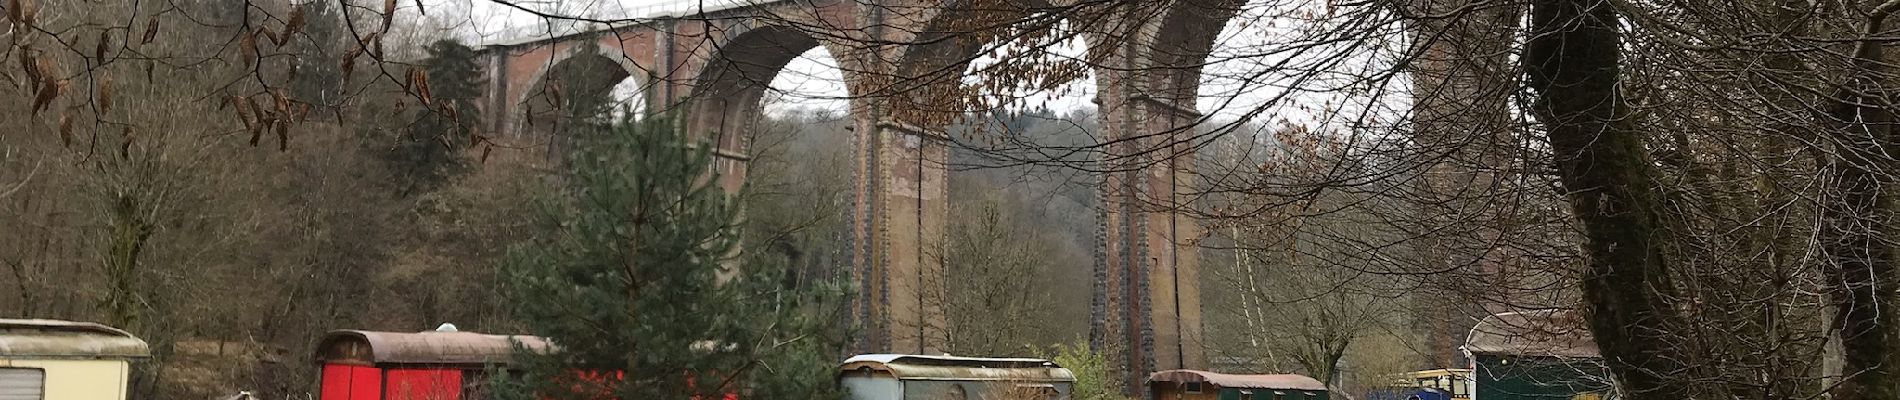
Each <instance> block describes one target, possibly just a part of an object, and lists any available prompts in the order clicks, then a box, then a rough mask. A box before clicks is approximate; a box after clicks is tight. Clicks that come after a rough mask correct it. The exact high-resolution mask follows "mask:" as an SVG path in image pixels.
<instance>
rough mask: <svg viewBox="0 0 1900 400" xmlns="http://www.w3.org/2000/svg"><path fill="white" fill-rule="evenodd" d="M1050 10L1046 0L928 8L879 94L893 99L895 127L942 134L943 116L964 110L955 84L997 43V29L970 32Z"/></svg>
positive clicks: (964, 1) (961, 0) (978, 0)
mask: <svg viewBox="0 0 1900 400" xmlns="http://www.w3.org/2000/svg"><path fill="white" fill-rule="evenodd" d="M1053 7H1054V5H1052V3H1051V2H1050V1H1048V0H1003V1H983V0H956V1H951V2H946V3H945V4H944V5H943V6H942V7H939V8H932V10H934V12H932V13H931V14H930V15H928V16H925V17H923V19H924V20H923V21H922V23H921V24H919V26H920V27H921V29H918V30H916V32H915V35H914V37H913V38H912V39H911V40H909V42H908V43H909V45H908V46H905V48H904V50H903V52H902V56H900V57H899V58H898V60H897V62H896V68H895V73H894V74H892V76H890V77H888V78H887V79H888V81H889V82H887V83H886V84H885V88H884V89H883V91H884V92H887V93H886V95H888V96H890V97H892V98H893V99H895V100H896V101H895V104H893V106H895V107H898V108H900V109H899V110H893V111H895V114H896V115H893V117H894V118H895V119H896V121H895V122H901V123H903V124H906V125H908V126H909V127H910V128H912V129H923V130H930V131H937V132H941V131H942V130H943V128H944V125H947V124H948V123H949V121H947V120H946V118H942V117H947V116H951V115H953V114H961V113H963V112H966V111H969V110H963V109H960V108H961V107H962V106H963V105H964V104H965V103H963V102H961V101H959V99H958V98H957V96H959V95H960V93H959V92H960V89H961V87H960V86H961V83H962V82H961V80H960V79H961V78H962V77H963V76H964V75H965V72H966V70H967V69H969V68H970V65H971V64H972V63H973V62H974V61H975V60H976V58H977V57H980V56H982V53H983V51H984V50H985V48H986V46H990V45H994V44H996V43H997V41H998V40H999V39H1000V38H999V37H998V36H999V35H1000V34H1001V30H998V29H975V28H974V27H993V26H995V24H997V23H999V22H1006V21H1024V20H1029V19H1030V18H1029V17H1030V16H1032V15H1034V14H1036V13H1037V12H1039V11H1046V10H1050V9H1052V8H1053ZM933 114H934V115H933ZM933 117H936V118H933Z"/></svg>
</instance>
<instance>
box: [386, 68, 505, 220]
mask: <svg viewBox="0 0 1900 400" xmlns="http://www.w3.org/2000/svg"><path fill="white" fill-rule="evenodd" d="M428 50H429V58H428V59H427V60H425V61H424V62H423V69H424V71H425V72H426V74H427V76H428V86H429V92H430V96H429V98H430V102H429V104H427V105H426V106H427V107H426V108H425V109H423V110H420V112H419V117H418V120H417V121H416V122H415V123H413V124H411V125H410V128H409V129H408V132H407V134H405V135H402V136H401V137H400V138H398V140H397V142H396V146H395V147H394V148H392V149H391V150H390V151H389V152H388V154H387V157H386V158H387V159H388V161H389V162H390V163H391V164H393V166H394V167H395V170H396V172H397V176H398V177H399V179H400V180H401V182H399V187H400V188H401V189H400V190H401V192H402V194H404V195H410V194H414V193H417V192H422V191H428V190H432V189H434V188H436V187H437V186H440V185H441V184H442V183H443V182H444V181H447V180H448V179H449V178H451V177H453V176H455V175H457V174H460V173H462V172H463V171H464V170H466V169H467V167H468V166H467V164H468V161H467V159H466V158H467V157H465V156H464V155H463V153H462V151H463V150H464V149H466V148H467V147H468V146H469V145H470V143H469V142H470V138H471V137H472V136H473V133H474V129H475V125H476V124H477V123H478V122H479V121H480V119H481V118H480V114H479V113H480V111H479V110H478V109H477V108H476V107H475V100H476V99H478V98H480V96H481V94H482V93H481V91H482V75H481V69H480V68H479V66H478V65H477V63H476V60H475V57H476V54H475V49H472V48H469V47H468V46H465V45H463V44H462V43H461V42H458V41H455V40H439V41H436V42H435V43H434V44H430V45H429V48H428Z"/></svg>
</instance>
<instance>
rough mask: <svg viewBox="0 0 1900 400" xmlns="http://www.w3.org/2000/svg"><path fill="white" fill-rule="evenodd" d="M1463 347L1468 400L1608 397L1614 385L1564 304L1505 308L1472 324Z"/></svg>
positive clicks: (1580, 324)
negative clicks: (1468, 368)
mask: <svg viewBox="0 0 1900 400" xmlns="http://www.w3.org/2000/svg"><path fill="white" fill-rule="evenodd" d="M1464 351H1465V355H1466V357H1465V358H1467V359H1470V360H1471V364H1472V365H1471V368H1472V370H1473V371H1472V373H1471V374H1470V375H1469V376H1470V377H1471V378H1470V379H1471V383H1472V386H1473V387H1474V388H1476V390H1475V391H1474V393H1473V395H1472V397H1471V399H1472V400H1572V399H1576V400H1608V399H1614V398H1616V396H1615V388H1614V385H1613V384H1612V382H1611V380H1610V374H1609V371H1608V370H1607V369H1606V368H1605V367H1604V365H1603V359H1602V357H1601V356H1599V355H1598V354H1597V346H1596V341H1595V339H1593V338H1592V337H1591V336H1590V331H1589V330H1588V329H1586V328H1585V326H1584V323H1583V319H1582V318H1581V317H1580V316H1578V315H1577V314H1576V313H1574V312H1570V311H1567V310H1543V311H1526V312H1507V313H1501V314H1495V315H1491V316H1489V317H1485V318H1484V320H1481V321H1478V325H1477V326H1474V327H1472V329H1471V335H1470V336H1468V337H1467V339H1466V341H1465V346H1464Z"/></svg>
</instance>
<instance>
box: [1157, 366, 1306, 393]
mask: <svg viewBox="0 0 1900 400" xmlns="http://www.w3.org/2000/svg"><path fill="white" fill-rule="evenodd" d="M1148 391H1149V394H1150V395H1151V397H1150V398H1153V399H1155V400H1326V399H1327V397H1328V394H1329V393H1328V392H1327V390H1326V384H1324V383H1320V381H1319V380H1317V379H1313V378H1311V377H1307V376H1305V375H1289V374H1279V375H1235V374H1222V373H1214V372H1207V371H1200V370H1191V369H1176V370H1167V371H1159V372H1155V373H1154V374H1151V375H1148Z"/></svg>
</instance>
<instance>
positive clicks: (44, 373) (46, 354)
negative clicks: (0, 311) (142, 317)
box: [0, 319, 150, 400]
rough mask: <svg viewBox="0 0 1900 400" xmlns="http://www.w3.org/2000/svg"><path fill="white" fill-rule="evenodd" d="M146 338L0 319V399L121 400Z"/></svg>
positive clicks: (101, 328) (85, 326)
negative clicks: (134, 361)
mask: <svg viewBox="0 0 1900 400" xmlns="http://www.w3.org/2000/svg"><path fill="white" fill-rule="evenodd" d="M147 356H150V349H149V348H147V347H146V345H145V341H143V340H139V338H137V337H133V336H132V334H130V333H126V332H125V331H122V330H118V329H113V328H112V327H108V326H105V325H99V324H93V323H85V322H71V321H56V320H47V319H0V400H13V399H31V400H40V399H45V400H125V397H126V385H127V383H128V381H127V377H128V374H129V373H130V372H131V369H132V360H134V359H139V358H145V357H147Z"/></svg>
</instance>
